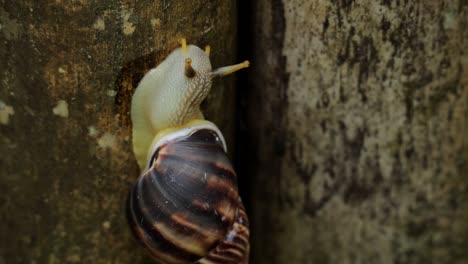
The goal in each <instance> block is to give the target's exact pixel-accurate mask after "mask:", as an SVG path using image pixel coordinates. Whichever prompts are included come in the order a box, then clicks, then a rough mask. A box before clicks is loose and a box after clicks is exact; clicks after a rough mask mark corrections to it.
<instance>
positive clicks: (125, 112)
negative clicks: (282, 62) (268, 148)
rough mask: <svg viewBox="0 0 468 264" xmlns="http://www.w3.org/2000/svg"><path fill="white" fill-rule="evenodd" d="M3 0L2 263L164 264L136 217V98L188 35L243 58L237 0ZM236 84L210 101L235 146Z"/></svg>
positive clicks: (226, 57) (229, 57)
mask: <svg viewBox="0 0 468 264" xmlns="http://www.w3.org/2000/svg"><path fill="white" fill-rule="evenodd" d="M0 3H1V5H0V27H1V28H0V74H1V84H0V87H1V88H0V153H1V154H0V193H1V195H0V214H1V217H0V218H1V219H2V222H3V224H2V225H1V227H0V238H1V239H0V263H152V262H151V261H150V260H149V259H148V258H147V257H145V254H144V252H143V250H142V249H140V247H139V246H138V245H137V244H136V243H135V242H134V241H133V239H132V237H131V235H130V232H129V229H128V227H127V223H126V219H125V215H124V211H125V200H126V195H127V191H128V189H129V187H130V185H131V184H132V183H133V181H134V179H136V177H137V176H138V169H137V164H136V161H135V160H134V157H133V154H132V152H131V141H130V139H131V134H130V133H131V129H130V125H131V124H130V119H129V118H130V116H129V103H130V99H131V94H132V92H133V91H134V89H135V87H136V85H137V84H138V82H139V80H140V79H141V77H142V76H143V75H144V73H145V72H146V71H147V70H148V69H150V68H152V67H154V66H156V65H157V64H158V63H159V62H160V61H161V60H162V59H164V57H165V56H166V55H167V54H168V53H169V52H170V51H171V50H172V49H173V48H175V47H177V46H178V40H179V38H180V37H182V36H184V37H186V38H187V40H188V42H189V43H193V44H196V45H199V46H201V47H204V46H205V45H208V44H209V45H211V50H212V52H211V58H212V63H213V67H219V66H224V65H227V64H232V63H234V62H235V57H234V56H235V44H236V38H235V36H236V6H235V4H234V2H231V1H216V2H211V1H208V2H207V1H197V0H195V1H189V2H188V1H170V0H164V1H126V0H120V1H117V0H114V1H87V0H81V1H59V0H58V1H52V0H50V1H31V0H28V1H7V0H0ZM233 81H234V79H233V77H227V78H224V79H222V80H217V81H216V82H215V85H214V87H213V91H212V93H211V94H210V96H209V98H208V99H207V102H206V103H205V104H204V105H203V108H204V110H205V114H206V116H207V117H208V119H210V120H212V121H214V122H215V123H216V124H218V125H219V126H220V128H221V130H222V131H223V133H224V135H225V136H226V138H227V140H228V144H229V145H230V146H232V144H233V133H234V125H235V124H234V119H233V113H234V99H235V98H234V93H235V91H234V87H233Z"/></svg>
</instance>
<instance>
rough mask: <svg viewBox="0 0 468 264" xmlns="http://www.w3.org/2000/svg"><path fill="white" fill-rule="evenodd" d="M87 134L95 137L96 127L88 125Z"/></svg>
mask: <svg viewBox="0 0 468 264" xmlns="http://www.w3.org/2000/svg"><path fill="white" fill-rule="evenodd" d="M88 135H89V136H90V137H95V136H96V135H97V129H96V127H94V126H89V127H88Z"/></svg>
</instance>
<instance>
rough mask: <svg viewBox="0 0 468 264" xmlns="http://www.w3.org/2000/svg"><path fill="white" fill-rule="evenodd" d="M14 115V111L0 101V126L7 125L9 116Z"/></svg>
mask: <svg viewBox="0 0 468 264" xmlns="http://www.w3.org/2000/svg"><path fill="white" fill-rule="evenodd" d="M14 114H15V109H13V107H11V106H9V105H7V104H5V103H4V102H3V101H1V100H0V124H2V125H8V123H9V122H10V116H11V115H14Z"/></svg>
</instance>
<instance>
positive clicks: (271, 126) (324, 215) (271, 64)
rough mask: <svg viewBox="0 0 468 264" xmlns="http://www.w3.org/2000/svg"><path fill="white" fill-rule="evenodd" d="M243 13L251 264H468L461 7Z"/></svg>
mask: <svg viewBox="0 0 468 264" xmlns="http://www.w3.org/2000/svg"><path fill="white" fill-rule="evenodd" d="M251 6H252V10H251V13H250V17H251V20H252V26H253V28H254V31H253V34H252V43H251V44H252V47H253V56H252V58H251V60H252V68H251V69H250V71H249V73H248V74H249V87H248V89H245V90H243V93H242V98H241V99H242V102H244V103H243V106H244V107H245V108H244V114H243V123H244V124H245V127H246V128H248V129H246V130H245V131H244V132H243V135H242V138H243V139H245V141H244V144H245V146H244V147H242V148H241V151H242V152H243V153H246V155H245V157H246V158H245V159H244V160H241V161H239V162H240V163H241V164H242V162H244V164H245V165H244V166H246V167H244V168H243V169H242V173H245V175H243V177H248V178H250V179H251V191H250V193H251V194H252V203H251V205H250V206H251V208H252V210H251V219H252V221H251V230H252V238H253V244H252V257H253V263H256V264H261V263H284V264H286V263H382V264H385V263H467V262H468V251H466V249H467V248H468V220H467V219H468V197H467V192H468V188H467V184H468V178H467V175H468V167H467V164H468V149H467V144H468V143H467V136H468V135H467V126H468V109H467V103H468V87H467V81H468V79H467V77H468V57H467V54H466V51H467V50H468V46H467V43H468V42H467V40H468V31H467V30H466V28H467V15H468V14H467V12H468V7H467V5H466V1H448V0H447V1H399V0H395V1H393V0H391V1H390V0H389V1H370V0H368V1H353V0H351V1H303V0H287V1H280V0H275V1H267V0H259V1H255V2H254V3H252V4H251Z"/></svg>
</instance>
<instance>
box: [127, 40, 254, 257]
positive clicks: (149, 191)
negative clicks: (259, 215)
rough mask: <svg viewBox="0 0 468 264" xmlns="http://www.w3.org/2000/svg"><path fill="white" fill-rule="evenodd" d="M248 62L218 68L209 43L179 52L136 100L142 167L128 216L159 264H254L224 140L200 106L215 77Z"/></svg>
mask: <svg viewBox="0 0 468 264" xmlns="http://www.w3.org/2000/svg"><path fill="white" fill-rule="evenodd" d="M247 66H248V62H244V63H242V64H237V65H233V66H228V67H223V68H220V69H217V70H215V71H212V69H211V63H210V60H209V48H207V49H205V51H203V50H201V49H200V48H198V47H196V46H192V45H190V46H187V45H186V44H185V40H183V41H182V47H181V48H179V49H176V50H175V51H173V52H172V53H171V54H170V55H169V56H168V57H167V59H166V60H164V61H163V62H162V63H161V64H160V65H158V67H156V68H155V69H153V70H151V71H150V72H149V73H148V74H147V75H146V76H145V77H144V78H143V79H142V81H141V82H140V84H139V86H138V87H137V90H136V92H135V95H134V96H133V98H132V110H131V115H132V123H133V147H134V153H135V157H136V158H137V161H138V164H139V166H140V168H141V170H142V173H141V175H140V177H139V178H138V179H137V182H136V183H135V184H134V186H133V188H132V189H131V191H130V194H129V197H128V204H127V218H128V222H129V224H130V227H131V230H132V232H133V234H134V235H135V237H136V238H137V240H138V241H139V242H140V243H141V244H142V245H143V246H144V247H145V248H146V249H147V251H148V252H149V253H150V254H151V256H152V257H153V258H154V259H155V260H157V261H158V262H160V263H168V264H169V263H232V264H235V263H248V255H249V229H248V218H247V216H246V213H245V209H244V206H243V204H242V201H241V198H240V196H239V194H238V187H237V176H236V173H235V171H234V169H233V166H232V164H231V162H230V161H229V159H228V157H227V154H226V149H227V148H226V143H225V140H224V137H223V135H222V133H221V132H220V131H219V129H218V128H217V127H216V125H215V124H213V123H212V122H209V121H207V120H204V119H203V115H202V113H201V111H200V108H199V105H200V103H201V102H202V101H203V100H204V99H205V97H206V96H207V94H208V92H209V90H210V89H211V80H212V78H213V77H215V76H223V75H226V74H229V73H231V72H234V71H236V70H238V69H241V68H244V67H247Z"/></svg>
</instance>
